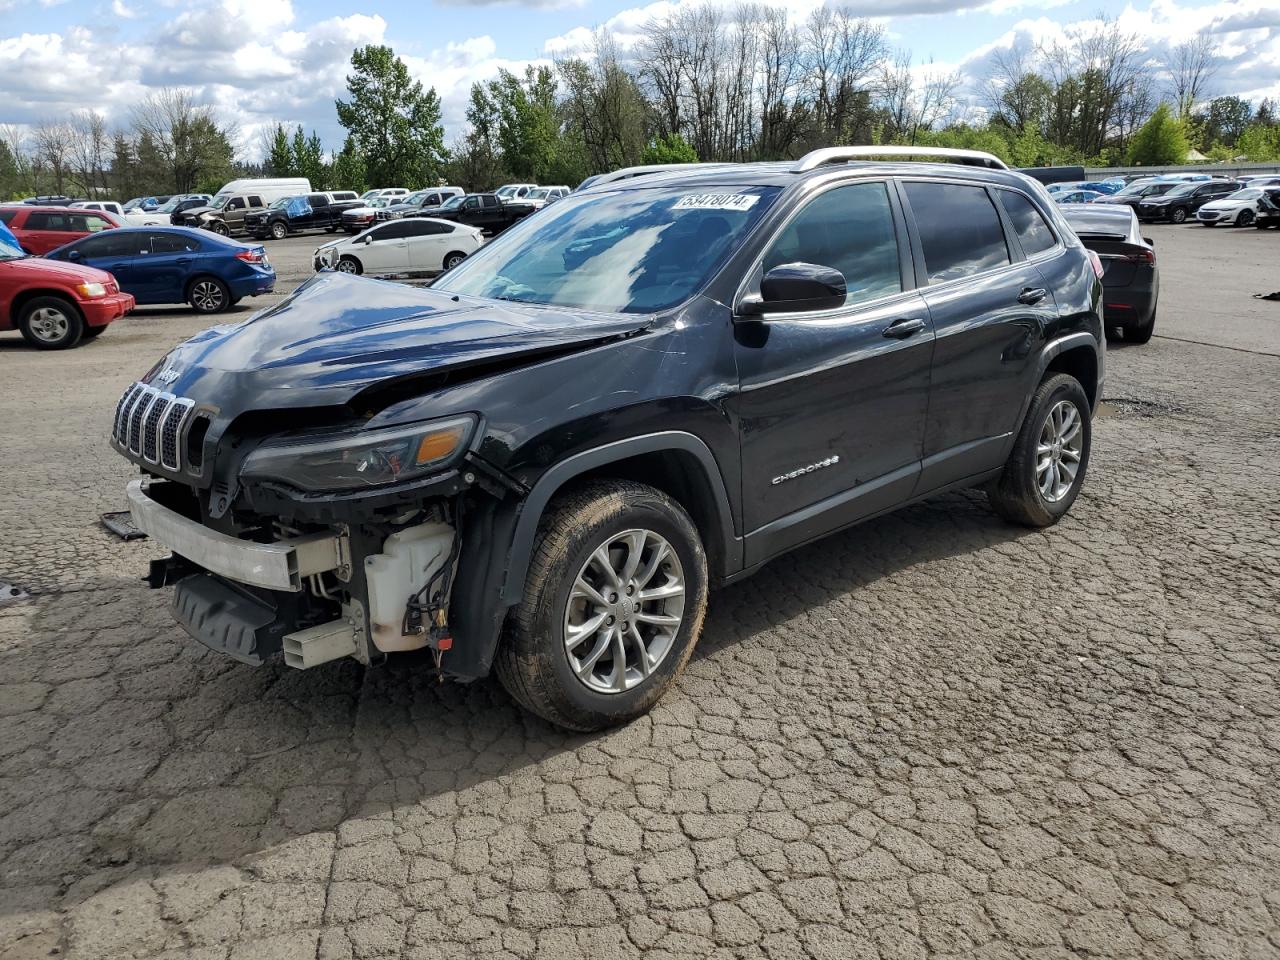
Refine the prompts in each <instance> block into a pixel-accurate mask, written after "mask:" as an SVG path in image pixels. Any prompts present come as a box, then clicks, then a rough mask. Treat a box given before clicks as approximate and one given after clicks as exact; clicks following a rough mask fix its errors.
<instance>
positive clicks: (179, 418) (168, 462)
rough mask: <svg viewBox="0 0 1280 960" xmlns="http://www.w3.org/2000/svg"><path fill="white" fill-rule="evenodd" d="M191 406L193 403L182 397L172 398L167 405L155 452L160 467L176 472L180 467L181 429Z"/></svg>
mask: <svg viewBox="0 0 1280 960" xmlns="http://www.w3.org/2000/svg"><path fill="white" fill-rule="evenodd" d="M193 406H195V403H194V402H193V401H191V400H184V399H183V398H182V397H174V398H173V401H172V402H171V403H170V404H169V410H168V412H167V413H166V414H165V417H164V422H163V423H162V424H161V425H160V433H159V437H160V439H159V446H158V448H157V450H156V456H157V458H158V459H159V461H160V466H162V467H166V468H168V469H169V470H177V469H179V468H180V467H181V466H182V448H181V440H182V427H183V425H184V424H185V423H186V421H187V415H188V414H189V413H191V408H192V407H193Z"/></svg>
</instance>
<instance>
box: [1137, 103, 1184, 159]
mask: <svg viewBox="0 0 1280 960" xmlns="http://www.w3.org/2000/svg"><path fill="white" fill-rule="evenodd" d="M1190 149H1191V146H1190V144H1189V143H1188V142H1187V134H1186V131H1185V130H1184V129H1183V126H1182V123H1181V122H1179V121H1178V120H1177V119H1175V118H1174V116H1173V111H1171V110H1170V109H1169V105H1168V104H1167V103H1162V104H1160V106H1158V107H1156V109H1155V111H1154V112H1153V113H1152V114H1151V118H1150V119H1149V120H1148V121H1147V122H1146V123H1144V124H1143V125H1142V126H1141V127H1140V128H1139V129H1138V132H1137V133H1135V134H1134V135H1133V140H1132V141H1130V143H1129V162H1130V163H1132V164H1134V165H1135V166H1139V167H1151V166H1159V165H1161V164H1170V163H1182V162H1184V161H1185V160H1186V159H1187V151H1188V150H1190Z"/></svg>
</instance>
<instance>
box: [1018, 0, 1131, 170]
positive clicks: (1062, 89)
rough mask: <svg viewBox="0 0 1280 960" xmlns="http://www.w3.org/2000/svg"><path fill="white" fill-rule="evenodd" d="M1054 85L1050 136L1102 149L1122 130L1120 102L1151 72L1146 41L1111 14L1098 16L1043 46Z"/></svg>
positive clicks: (1089, 150) (1092, 149)
mask: <svg viewBox="0 0 1280 960" xmlns="http://www.w3.org/2000/svg"><path fill="white" fill-rule="evenodd" d="M1041 52H1042V55H1043V58H1044V61H1045V65H1046V72H1047V79H1048V80H1049V82H1050V84H1051V85H1052V87H1053V97H1054V102H1053V105H1052V108H1051V109H1052V116H1051V118H1050V134H1051V139H1053V140H1055V141H1056V142H1058V143H1063V144H1070V145H1071V146H1073V147H1075V148H1076V149H1077V150H1079V151H1080V152H1081V153H1083V154H1086V155H1093V154H1097V153H1100V152H1101V151H1102V148H1103V146H1104V145H1105V144H1106V142H1107V140H1108V138H1109V137H1111V136H1112V135H1114V134H1116V133H1118V129H1117V123H1118V121H1119V118H1120V113H1121V106H1122V104H1123V103H1124V101H1125V98H1126V97H1129V96H1131V94H1132V92H1133V91H1134V89H1135V87H1136V86H1137V85H1138V83H1139V82H1140V81H1141V79H1142V78H1143V76H1144V75H1145V74H1146V73H1147V65H1146V63H1145V60H1144V55H1143V44H1142V42H1141V40H1140V38H1139V37H1138V36H1137V35H1136V34H1132V33H1126V32H1124V31H1122V30H1121V29H1120V28H1119V24H1117V23H1116V22H1115V21H1114V20H1113V19H1111V18H1109V17H1105V16H1104V17H1099V18H1098V19H1097V20H1096V21H1093V22H1092V23H1089V24H1081V25H1079V26H1076V27H1073V28H1072V29H1070V30H1068V31H1067V32H1066V36H1065V38H1064V40H1063V41H1062V42H1058V43H1054V44H1053V45H1052V46H1051V47H1049V48H1047V49H1045V50H1043V51H1041Z"/></svg>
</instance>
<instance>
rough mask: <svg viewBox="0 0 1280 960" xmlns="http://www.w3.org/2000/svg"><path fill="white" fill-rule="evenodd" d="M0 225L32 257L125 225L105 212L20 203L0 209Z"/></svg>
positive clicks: (111, 214)
mask: <svg viewBox="0 0 1280 960" xmlns="http://www.w3.org/2000/svg"><path fill="white" fill-rule="evenodd" d="M0 222H3V223H4V224H5V225H6V226H7V227H8V228H9V229H10V230H12V231H13V234H14V236H16V237H17V238H18V242H19V243H21V244H22V249H23V250H25V251H27V253H32V254H35V255H36V256H40V255H41V254H45V253H48V252H49V251H50V250H55V249H57V248H58V247H60V246H62V245H63V244H64V243H70V242H71V241H72V240H79V239H80V238H81V237H87V236H88V235H89V234H91V233H98V232H100V231H102V230H110V229H111V228H112V227H123V226H124V225H125V224H124V222H123V221H122V220H120V219H119V218H118V217H117V216H116V215H115V214H113V213H107V212H106V211H105V210H80V209H76V208H74V207H37V206H34V205H32V206H26V205H22V204H15V205H14V206H10V207H0Z"/></svg>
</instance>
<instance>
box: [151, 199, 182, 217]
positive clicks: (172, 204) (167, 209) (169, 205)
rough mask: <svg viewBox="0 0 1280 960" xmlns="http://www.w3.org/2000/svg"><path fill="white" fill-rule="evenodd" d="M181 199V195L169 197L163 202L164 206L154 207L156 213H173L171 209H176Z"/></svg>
mask: <svg viewBox="0 0 1280 960" xmlns="http://www.w3.org/2000/svg"><path fill="white" fill-rule="evenodd" d="M183 199H184V198H183V197H172V198H170V199H169V200H168V201H166V202H165V204H164V206H162V207H157V208H156V213H173V211H175V210H177V209H178V204H180V203H181V202H182V201H183Z"/></svg>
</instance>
